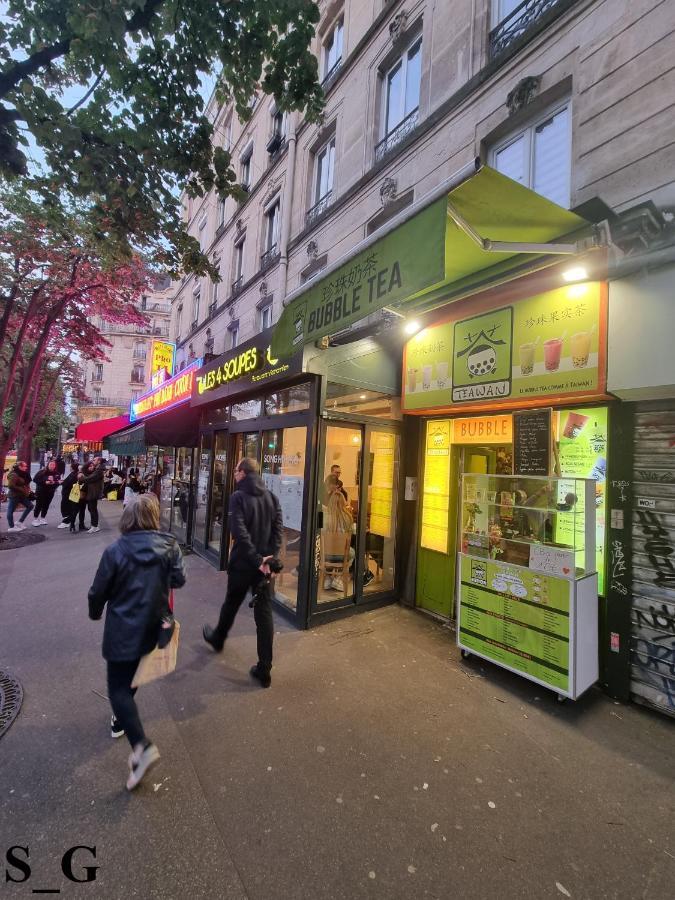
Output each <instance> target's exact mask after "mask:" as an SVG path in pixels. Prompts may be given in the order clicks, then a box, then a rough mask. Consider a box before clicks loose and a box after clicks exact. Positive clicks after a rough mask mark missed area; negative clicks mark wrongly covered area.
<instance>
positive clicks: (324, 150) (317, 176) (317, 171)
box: [312, 134, 336, 206]
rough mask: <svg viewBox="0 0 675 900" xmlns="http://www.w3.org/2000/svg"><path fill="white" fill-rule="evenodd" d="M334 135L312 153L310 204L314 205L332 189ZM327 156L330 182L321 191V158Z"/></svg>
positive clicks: (333, 177)
mask: <svg viewBox="0 0 675 900" xmlns="http://www.w3.org/2000/svg"><path fill="white" fill-rule="evenodd" d="M331 147H332V148H333V160H332V163H331V161H330V149H331ZM335 147H336V143H335V135H334V134H333V135H331V137H330V138H329V139H328V140H327V141H326V143H325V144H324V145H323V146H322V147H320V148H319V150H317V152H316V153H315V154H314V191H313V202H312V206H316V204H317V203H319V201H321V200H323V198H324V197H326V196H327V195H328V194H330V192H331V191H332V190H333V184H334V181H335ZM326 156H327V158H328V162H329V165H328V172H329V173H330V179H329V181H330V184H329V185H328V187H327V189H326V190H325V191H323V192H321V159H322V157H326Z"/></svg>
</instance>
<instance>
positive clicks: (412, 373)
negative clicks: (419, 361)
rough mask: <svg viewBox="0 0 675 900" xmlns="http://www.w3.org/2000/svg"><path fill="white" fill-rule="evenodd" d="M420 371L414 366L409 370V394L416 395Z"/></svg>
mask: <svg viewBox="0 0 675 900" xmlns="http://www.w3.org/2000/svg"><path fill="white" fill-rule="evenodd" d="M418 372H419V369H416V368H415V367H414V366H411V367H410V368H409V369H408V373H407V374H408V380H407V389H408V393H409V394H414V393H415V391H416V390H417V374H418Z"/></svg>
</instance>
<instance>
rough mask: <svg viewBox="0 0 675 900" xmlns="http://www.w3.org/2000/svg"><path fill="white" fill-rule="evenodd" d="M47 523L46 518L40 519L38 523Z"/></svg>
mask: <svg viewBox="0 0 675 900" xmlns="http://www.w3.org/2000/svg"><path fill="white" fill-rule="evenodd" d="M48 524H49V523H48V522H47V520H46V519H40V525H48Z"/></svg>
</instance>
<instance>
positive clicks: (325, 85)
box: [321, 57, 342, 93]
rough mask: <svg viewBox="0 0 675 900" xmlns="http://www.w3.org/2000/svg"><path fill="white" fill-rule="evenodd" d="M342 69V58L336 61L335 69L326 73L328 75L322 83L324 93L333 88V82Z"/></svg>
mask: <svg viewBox="0 0 675 900" xmlns="http://www.w3.org/2000/svg"><path fill="white" fill-rule="evenodd" d="M341 68H342V57H340V58H339V59H338V60H336V62H335V63H334V64H333V67H332V68H331V69H329V70H328V72H326V74H325V75H324V76H323V81H322V82H321V87H322V88H323V91H324V93H326V91H328V90H330V88H331V87H332V86H333V82H334V81H335V78H336V76H337V73H338V72H339V71H340V69H341Z"/></svg>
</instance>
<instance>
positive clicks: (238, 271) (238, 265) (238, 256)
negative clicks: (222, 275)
mask: <svg viewBox="0 0 675 900" xmlns="http://www.w3.org/2000/svg"><path fill="white" fill-rule="evenodd" d="M245 246H246V238H242V239H241V240H240V241H239V243H238V244H235V245H234V267H233V272H234V281H233V283H232V290H233V291H236V290H238V289H239V288H240V287H241V282H242V279H243V277H244V247H245Z"/></svg>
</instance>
